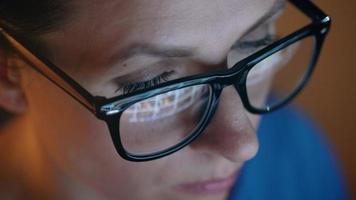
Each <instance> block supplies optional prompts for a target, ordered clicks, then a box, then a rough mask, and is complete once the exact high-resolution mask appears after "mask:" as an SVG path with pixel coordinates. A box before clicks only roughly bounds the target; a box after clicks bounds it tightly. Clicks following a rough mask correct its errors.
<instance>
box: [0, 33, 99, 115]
mask: <svg viewBox="0 0 356 200" xmlns="http://www.w3.org/2000/svg"><path fill="white" fill-rule="evenodd" d="M0 33H1V34H2V35H3V36H4V37H5V38H6V39H7V40H8V42H9V43H10V44H11V45H12V46H13V47H14V48H15V49H16V50H17V51H18V52H19V53H20V54H21V55H22V56H23V57H24V58H25V59H26V60H27V61H28V62H30V64H31V67H33V68H34V69H35V70H36V71H38V72H39V73H41V74H42V75H44V76H45V77H46V78H47V79H48V80H50V81H52V82H53V83H54V84H56V85H57V86H58V87H60V88H62V89H63V90H64V91H65V92H66V93H67V94H69V95H70V96H72V97H73V98H74V99H76V100H77V101H78V102H79V103H81V104H82V105H83V106H85V107H86V108H87V109H89V110H90V111H91V112H92V113H94V114H95V112H96V108H95V101H94V97H93V95H91V94H90V93H89V92H88V91H87V90H85V89H84V88H83V87H82V86H80V85H79V83H77V82H76V81H74V80H73V79H72V78H71V77H69V76H68V75H67V74H66V73H64V72H63V71H62V70H61V69H60V68H58V67H57V66H55V65H54V64H53V63H51V62H50V61H49V60H47V59H46V58H43V57H42V56H40V55H37V54H36V53H34V52H31V51H30V50H29V49H28V48H26V47H25V46H24V45H22V44H21V43H20V42H18V41H17V40H16V39H15V37H14V36H12V35H10V34H9V33H8V32H6V31H5V30H4V29H3V28H1V27H0Z"/></svg>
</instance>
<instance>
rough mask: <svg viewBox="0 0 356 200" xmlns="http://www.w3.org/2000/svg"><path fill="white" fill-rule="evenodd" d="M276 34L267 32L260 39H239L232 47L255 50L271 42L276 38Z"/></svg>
mask: <svg viewBox="0 0 356 200" xmlns="http://www.w3.org/2000/svg"><path fill="white" fill-rule="evenodd" d="M277 38H278V37H277V36H276V35H272V34H267V35H266V36H265V37H263V38H262V39H258V40H250V41H239V42H237V43H236V44H235V45H233V47H232V49H242V50H250V49H252V50H255V49H258V48H261V47H265V46H267V45H269V44H272V43H273V42H275V41H276V40H277Z"/></svg>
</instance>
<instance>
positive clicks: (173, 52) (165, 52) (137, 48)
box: [110, 0, 286, 63]
mask: <svg viewBox="0 0 356 200" xmlns="http://www.w3.org/2000/svg"><path fill="white" fill-rule="evenodd" d="M285 4H286V0H276V1H275V2H274V4H273V5H272V7H271V9H270V10H268V11H267V12H266V13H265V14H264V15H263V16H262V17H261V18H260V19H259V20H257V21H256V22H255V23H254V24H253V25H252V26H251V28H249V29H248V31H246V33H248V32H249V31H250V30H252V29H254V28H255V27H257V26H260V25H261V24H263V23H264V22H266V21H268V20H269V19H270V18H272V17H273V16H274V15H275V14H276V13H278V12H279V11H281V10H282V9H283V8H284V7H285ZM136 55H148V56H152V57H162V58H163V57H165V58H172V57H174V58H179V57H191V56H193V55H194V49H193V48H191V47H184V46H162V45H156V44H152V43H133V44H131V45H129V46H128V47H126V48H125V49H123V50H121V51H119V52H117V53H115V54H113V55H112V56H111V57H110V63H120V62H122V61H124V60H127V59H129V58H131V57H134V56H136Z"/></svg>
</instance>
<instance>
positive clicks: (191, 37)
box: [46, 0, 276, 62]
mask: <svg viewBox="0 0 356 200" xmlns="http://www.w3.org/2000/svg"><path fill="white" fill-rule="evenodd" d="M275 1H276V0H78V1H75V3H74V4H73V11H74V12H75V15H74V16H73V18H72V19H71V20H70V23H69V24H67V26H66V27H64V28H63V29H62V30H61V31H60V32H57V33H55V34H51V35H50V36H49V37H47V38H46V39H47V41H48V43H49V44H50V45H51V46H53V47H54V48H55V49H56V51H57V52H56V53H59V54H58V55H62V54H61V53H60V51H65V52H63V54H68V53H70V54H71V55H75V54H80V55H77V56H80V57H81V58H82V59H81V61H84V60H85V59H86V58H93V56H94V55H95V56H96V57H97V58H98V59H97V61H98V62H99V57H100V58H101V59H102V60H101V61H100V62H104V60H106V61H107V60H108V58H109V57H111V56H112V55H113V54H115V53H117V52H118V51H119V50H120V49H122V48H125V47H127V46H130V44H132V43H140V42H142V43H147V42H149V43H153V44H159V45H165V46H183V47H192V48H194V49H195V50H196V54H197V57H201V58H202V59H211V60H217V59H219V57H222V56H223V55H224V54H225V53H226V51H228V49H229V48H230V46H231V45H232V44H233V42H234V41H235V40H236V39H238V37H239V36H241V35H242V34H243V32H244V31H246V29H248V28H249V27H250V26H252V25H253V23H254V22H255V21H256V20H258V19H259V18H260V17H261V16H263V15H264V14H265V13H266V12H267V11H268V10H269V9H270V8H271V7H272V5H273V4H274V2H275ZM93 46H95V48H93ZM101 54H102V55H101ZM67 59H68V57H67ZM91 62H92V61H91Z"/></svg>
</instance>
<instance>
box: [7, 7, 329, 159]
mask: <svg viewBox="0 0 356 200" xmlns="http://www.w3.org/2000/svg"><path fill="white" fill-rule="evenodd" d="M289 2H291V3H292V4H293V5H294V6H296V7H297V8H298V9H299V10H300V11H301V12H303V13H304V14H305V15H307V16H308V17H309V18H310V19H311V20H312V22H311V23H310V24H309V25H306V26H304V27H303V28H301V29H299V30H297V31H296V32H294V33H292V34H290V35H288V36H286V37H284V38H282V39H280V40H278V41H276V42H274V43H272V44H270V45H268V46H267V47H265V48H263V49H261V50H259V51H258V52H256V53H254V54H252V55H250V56H248V57H246V58H245V59H243V60H241V61H239V62H238V63H236V64H235V65H234V66H233V67H231V68H230V69H226V70H223V71H219V72H214V73H207V74H201V75H194V76H190V77H185V78H180V79H176V80H172V81H168V82H165V83H162V84H159V85H157V86H155V87H152V88H149V89H144V90H140V91H137V92H133V93H132V94H127V95H120V96H117V97H113V98H109V99H108V98H105V97H100V96H93V95H92V94H90V92H89V91H87V90H86V89H84V88H83V87H82V86H81V85H80V84H79V83H77V82H76V81H75V80H74V79H72V78H71V77H70V76H69V75H67V74H66V73H65V72H63V71H62V70H61V69H60V68H59V67H57V66H56V65H54V64H53V63H52V62H50V61H49V60H48V59H46V58H45V57H44V56H42V55H41V54H40V53H38V52H36V51H34V50H31V48H28V47H26V46H25V45H24V44H21V43H20V42H19V41H18V39H16V38H17V37H16V33H15V32H14V31H12V30H11V29H10V28H8V27H5V26H3V27H0V32H1V34H2V35H3V36H4V37H5V38H6V39H7V40H8V41H9V42H10V44H12V45H13V46H14V48H15V49H16V50H17V51H18V52H19V53H20V55H22V56H23V57H24V58H25V59H27V60H28V61H29V62H30V63H31V64H32V67H33V68H34V69H35V70H37V71H38V72H39V73H41V74H42V75H44V76H45V77H46V78H47V79H49V80H50V81H52V82H53V83H54V84H56V85H57V86H58V87H60V88H62V89H63V90H64V91H65V92H66V93H68V94H69V95H70V96H72V97H73V98H74V99H76V100H77V101H78V102H79V103H81V104H82V105H83V106H85V107H86V108H87V109H88V110H89V111H90V112H92V113H93V114H94V115H96V117H97V118H99V119H101V120H104V121H105V122H106V123H107V125H108V128H109V130H110V134H111V137H112V140H113V143H114V146H115V149H116V151H117V152H118V153H119V155H120V156H121V157H122V158H124V159H126V160H129V161H149V160H153V159H158V158H161V157H164V156H167V155H169V154H172V153H174V152H176V151H178V150H180V149H182V148H183V147H185V146H186V145H188V144H189V143H191V142H192V141H193V140H194V139H196V138H197V137H198V136H199V135H200V134H201V133H202V132H203V130H204V129H205V128H206V126H207V125H208V123H209V121H210V119H211V118H212V116H213V114H214V112H215V110H216V108H217V105H218V102H219V96H220V94H221V92H222V90H223V88H225V87H227V86H230V85H234V87H235V88H236V90H237V92H238V94H239V95H240V98H241V101H242V103H243V105H244V107H245V108H246V109H247V110H248V111H249V112H251V113H254V114H263V113H267V112H271V111H274V110H276V109H278V108H280V107H282V106H284V105H285V104H287V103H288V102H290V101H291V100H292V99H293V98H294V97H295V96H296V95H297V94H298V93H299V92H300V91H301V90H302V89H303V87H304V86H305V84H306V83H307V81H308V80H309V78H310V76H311V74H312V72H313V70H314V67H315V65H316V62H317V59H318V57H319V54H320V51H321V48H322V44H323V41H324V39H325V36H326V34H327V32H328V31H329V28H330V24H331V19H330V17H329V16H327V15H326V14H325V13H324V12H323V11H322V10H320V9H319V8H318V7H317V6H316V5H315V4H313V3H312V2H311V1H309V0H289ZM309 36H312V37H314V38H315V46H314V53H313V55H312V59H311V62H310V65H309V68H308V70H307V72H306V75H305V76H304V78H303V80H301V83H300V85H299V86H298V87H297V88H296V89H295V90H294V91H293V92H292V93H291V94H290V95H289V96H288V97H287V98H286V99H285V100H284V101H282V102H279V103H278V104H277V105H275V106H273V107H267V108H266V109H258V108H255V107H253V106H252V105H251V103H250V102H249V100H248V95H247V89H246V80H247V75H248V72H249V71H250V70H251V69H252V68H253V67H254V66H255V65H256V64H257V63H259V62H261V61H262V60H263V59H265V58H267V57H269V56H270V55H272V54H274V53H276V52H278V51H280V50H281V49H283V48H286V47H288V46H289V45H291V44H293V43H295V42H297V41H299V40H301V39H304V38H306V37H309ZM236 80H238V81H237V82H236ZM201 84H207V85H210V87H211V88H212V99H211V100H210V101H209V106H208V110H207V112H206V115H205V116H204V117H203V119H202V120H201V122H200V124H199V126H198V127H197V128H196V129H195V130H194V132H193V133H192V134H191V135H190V136H188V137H187V138H185V139H184V140H183V141H181V142H180V143H178V144H176V145H175V146H173V147H170V148H168V149H166V150H163V151H160V152H156V153H152V154H146V155H134V154H130V153H129V152H127V151H126V150H125V148H124V147H123V144H122V143H121V138H120V133H119V130H120V127H119V126H120V125H119V121H120V118H121V115H122V113H123V112H124V111H125V109H127V108H128V107H130V106H131V105H133V104H134V103H137V102H139V101H142V100H144V99H147V98H150V97H152V96H155V95H158V94H162V93H164V92H168V91H171V90H177V89H182V88H184V87H188V86H194V85H201Z"/></svg>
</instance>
